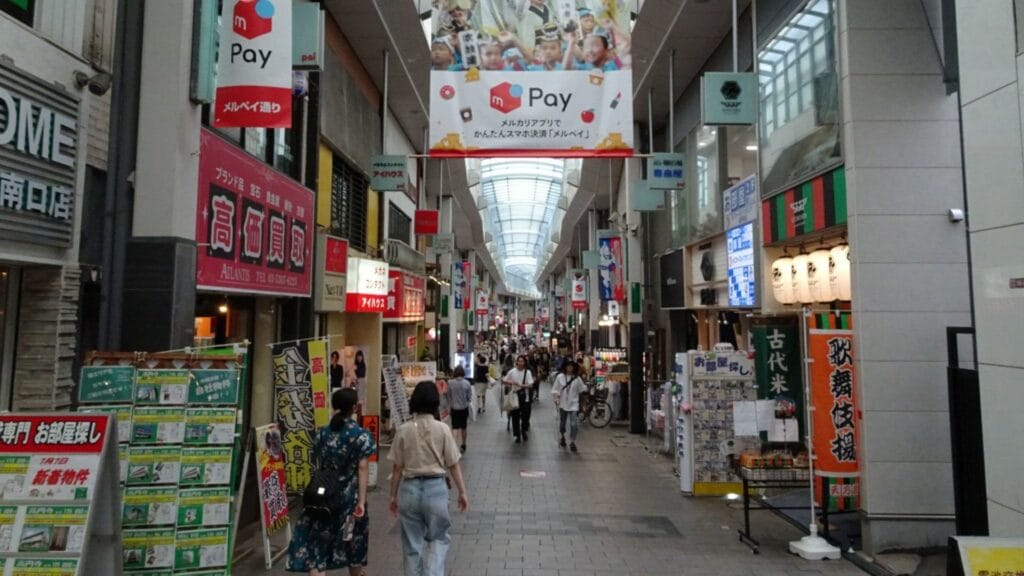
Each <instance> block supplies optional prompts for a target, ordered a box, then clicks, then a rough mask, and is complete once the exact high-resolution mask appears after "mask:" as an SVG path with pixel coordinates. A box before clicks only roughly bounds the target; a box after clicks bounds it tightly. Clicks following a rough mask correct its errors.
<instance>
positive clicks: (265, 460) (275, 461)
mask: <svg viewBox="0 0 1024 576" xmlns="http://www.w3.org/2000/svg"><path fill="white" fill-rule="evenodd" d="M256 470H257V475H258V477H259V484H258V485H257V486H259V494H260V512H261V514H260V517H261V518H262V520H263V529H264V530H265V531H266V533H267V535H270V534H273V533H274V532H277V531H278V530H280V529H281V528H282V527H284V525H285V524H287V523H288V486H287V481H286V479H285V464H284V442H283V441H282V438H281V430H280V429H279V428H278V427H277V424H267V425H266V426H260V427H258V428H256Z"/></svg>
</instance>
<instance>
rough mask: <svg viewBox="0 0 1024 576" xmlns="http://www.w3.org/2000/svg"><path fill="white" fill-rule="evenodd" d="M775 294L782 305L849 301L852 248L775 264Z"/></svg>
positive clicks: (847, 246) (787, 259)
mask: <svg viewBox="0 0 1024 576" xmlns="http://www.w3.org/2000/svg"><path fill="white" fill-rule="evenodd" d="M772 292H773V293H774V295H775V300H777V301H778V302H779V303H780V304H811V303H814V302H834V301H836V300H847V301H848V300H850V297H851V287H850V247H849V245H846V244H843V245H840V246H836V247H835V248H832V249H831V250H816V251H814V252H811V253H810V254H800V255H799V256H794V257H789V256H786V257H784V258H779V259H778V260H776V261H775V262H773V263H772Z"/></svg>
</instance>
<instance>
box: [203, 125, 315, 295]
mask: <svg viewBox="0 0 1024 576" xmlns="http://www.w3.org/2000/svg"><path fill="white" fill-rule="evenodd" d="M197 202H198V203H197V206H196V244H197V246H198V248H197V251H198V255H197V261H196V285H197V286H196V287H197V288H199V289H202V290H209V291H215V292H240V293H244V294H249V295H251V294H266V295H271V296H300V297H305V298H308V297H309V296H310V292H311V290H312V286H313V273H312V271H313V267H312V266H311V264H312V263H313V261H312V256H313V234H314V223H313V202H314V194H313V191H312V190H310V189H308V188H305V187H303V186H301V185H300V184H299V183H298V182H296V181H294V180H292V179H291V178H288V177H286V176H285V175H283V174H281V173H280V172H276V171H274V170H271V169H269V168H268V167H267V166H266V164H263V163H262V162H260V161H259V160H257V159H255V158H253V157H252V156H250V155H249V154H246V152H245V151H244V150H241V149H240V148H238V147H237V146H234V145H232V144H229V143H228V142H226V141H225V140H223V139H222V138H221V137H220V136H217V135H215V134H214V133H213V132H211V131H209V130H206V129H204V130H203V131H202V133H201V134H200V137H199V191H198V194H197Z"/></svg>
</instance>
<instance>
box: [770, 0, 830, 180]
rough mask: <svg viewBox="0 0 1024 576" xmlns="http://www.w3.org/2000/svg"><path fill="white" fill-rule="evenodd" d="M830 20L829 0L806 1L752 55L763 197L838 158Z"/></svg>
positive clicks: (813, 173)
mask: <svg viewBox="0 0 1024 576" xmlns="http://www.w3.org/2000/svg"><path fill="white" fill-rule="evenodd" d="M834 18H835V2H834V0H811V2H809V3H808V4H807V5H806V6H805V7H804V8H803V9H802V10H800V11H799V12H797V13H796V14H794V15H793V17H792V18H791V19H790V20H789V22H788V23H787V24H786V25H784V26H783V27H782V28H781V29H780V30H779V32H778V34H776V36H775V37H774V38H772V39H771V40H769V41H768V42H767V43H766V44H765V46H764V47H763V49H762V50H761V51H760V52H759V53H758V64H757V69H758V75H759V78H760V85H761V94H760V100H761V106H760V108H761V131H760V142H759V146H760V150H761V180H762V191H763V192H764V193H766V195H770V194H772V193H774V192H778V191H780V190H784V189H786V188H788V187H790V186H792V185H793V184H796V183H799V182H801V181H803V180H806V179H807V178H810V177H812V176H814V175H815V174H818V173H820V172H822V171H823V170H825V169H827V168H829V167H832V166H834V165H836V164H838V163H840V162H841V160H842V155H841V150H840V141H839V113H838V112H839V90H838V80H837V78H838V77H837V75H836V49H835V23H834Z"/></svg>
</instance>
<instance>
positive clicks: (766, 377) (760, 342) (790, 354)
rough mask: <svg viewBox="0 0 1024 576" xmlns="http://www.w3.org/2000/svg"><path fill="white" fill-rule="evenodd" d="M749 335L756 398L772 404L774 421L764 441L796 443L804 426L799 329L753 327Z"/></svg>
mask: <svg viewBox="0 0 1024 576" xmlns="http://www.w3.org/2000/svg"><path fill="white" fill-rule="evenodd" d="M750 332H751V335H752V336H753V340H754V359H755V368H756V370H755V371H754V372H755V374H756V375H757V397H758V398H759V399H761V400H773V401H775V420H774V421H773V423H772V427H771V428H770V429H769V431H768V440H769V441H770V442H797V441H799V440H800V439H801V438H803V435H802V433H803V427H804V418H803V415H804V386H803V377H802V374H803V372H802V371H801V365H802V361H801V359H802V356H801V354H800V345H799V343H800V331H799V328H798V326H797V325H796V324H794V323H775V324H757V325H754V326H752V327H751V329H750Z"/></svg>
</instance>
